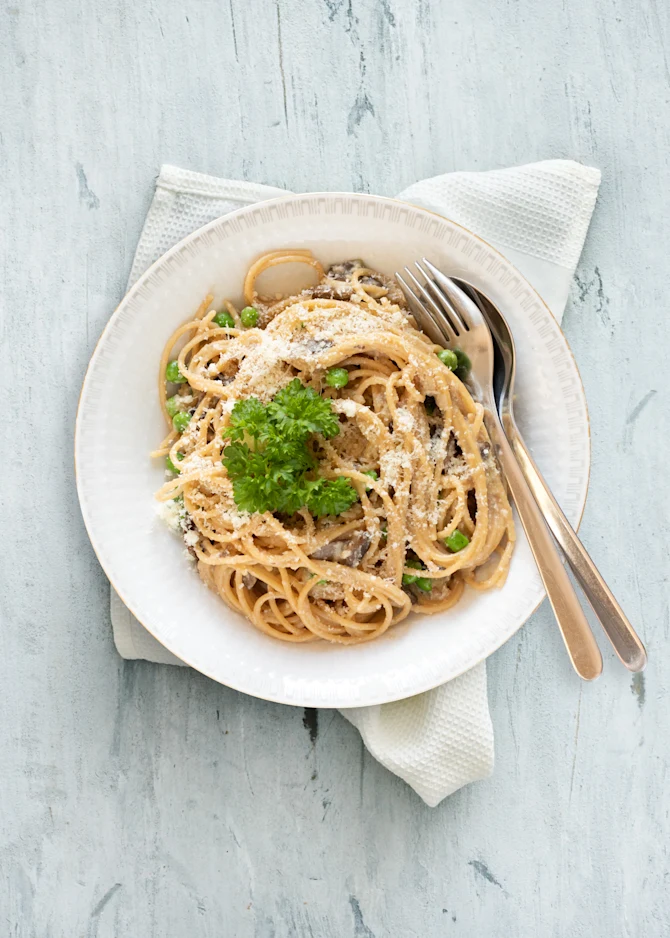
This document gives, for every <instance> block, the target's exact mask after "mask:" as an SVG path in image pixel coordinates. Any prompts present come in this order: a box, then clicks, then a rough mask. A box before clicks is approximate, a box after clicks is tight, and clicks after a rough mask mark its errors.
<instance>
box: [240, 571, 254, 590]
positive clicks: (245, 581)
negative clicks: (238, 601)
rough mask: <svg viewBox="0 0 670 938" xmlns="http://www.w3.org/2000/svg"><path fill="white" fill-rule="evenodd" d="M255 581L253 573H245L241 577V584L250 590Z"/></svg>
mask: <svg viewBox="0 0 670 938" xmlns="http://www.w3.org/2000/svg"><path fill="white" fill-rule="evenodd" d="M257 582H258V580H257V578H256V577H255V576H254V575H253V573H245V574H244V576H243V577H242V586H245V587H246V588H247V589H248V590H252V589H253V588H254V586H255V585H256V583H257Z"/></svg>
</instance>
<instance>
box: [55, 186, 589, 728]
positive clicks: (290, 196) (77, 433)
mask: <svg viewBox="0 0 670 938" xmlns="http://www.w3.org/2000/svg"><path fill="white" fill-rule="evenodd" d="M338 197H340V198H349V199H352V198H353V199H360V200H362V201H364V202H372V203H379V202H389V203H392V204H395V205H400V206H408V207H410V208H411V209H413V210H415V211H417V212H419V213H423V214H427V215H432V216H434V217H435V218H437V219H439V220H440V221H441V222H445V221H446V222H448V223H449V224H450V225H453V226H454V228H458V229H460V230H461V231H463V232H465V233H466V234H467V235H468V236H470V237H471V238H473V239H475V240H476V241H478V242H479V243H480V244H482V245H484V246H485V247H486V248H487V249H488V250H489V251H491V252H492V253H493V254H495V255H497V256H498V257H500V258H501V259H502V260H503V261H504V262H505V263H506V264H507V265H508V266H509V267H510V268H512V269H513V270H514V271H515V273H516V274H517V275H518V277H519V278H520V279H521V281H522V282H523V283H524V286H525V287H527V288H528V289H529V290H530V291H531V293H532V295H533V297H534V298H535V299H536V300H537V301H538V302H539V303H540V305H541V306H542V307H544V309H545V310H546V311H547V312H548V313H549V315H550V317H551V319H552V320H553V321H554V323H555V325H556V327H557V330H558V332H559V333H560V337H561V339H562V342H563V345H564V348H565V350H566V351H567V353H568V355H569V357H570V359H571V360H572V365H573V368H574V373H575V376H576V378H577V380H578V382H579V389H580V396H581V399H582V402H583V406H584V416H585V420H586V427H585V429H586V437H587V440H588V447H587V452H586V472H585V476H586V478H585V486H584V494H583V496H582V498H581V504H580V506H579V518H578V520H577V523H576V525H575V530H579V527H580V525H581V522H582V519H583V517H584V512H585V510H586V502H587V500H588V493H589V488H590V484H591V468H592V465H591V464H592V453H591V450H592V437H591V421H590V414H589V408H588V401H587V398H586V392H585V388H584V382H583V380H582V377H581V374H580V372H579V367H578V365H577V361H576V359H575V356H574V353H573V351H572V349H571V348H570V344H569V342H568V340H567V337H566V336H565V333H564V332H563V330H562V328H561V324H560V322H559V321H558V320H557V318H556V316H555V315H554V313H553V311H552V310H551V309H550V307H549V306H548V304H547V303H546V301H545V300H544V299H543V297H542V296H541V295H540V293H539V292H538V291H537V290H536V289H535V287H534V286H533V285H532V284H531V283H530V281H529V280H528V279H527V277H526V276H525V275H524V274H523V273H522V272H521V271H520V270H519V269H518V267H517V266H516V265H515V264H514V263H513V262H512V261H510V260H509V259H508V258H507V257H506V256H505V254H504V253H503V252H502V251H501V250H499V249H498V248H496V247H494V246H493V245H492V244H491V243H490V242H488V241H486V239H485V238H482V237H481V236H480V235H478V234H476V233H475V232H473V231H472V230H471V229H469V228H467V227H466V226H465V225H461V224H460V223H459V222H456V221H454V220H453V219H452V218H449V217H448V216H446V215H442V214H440V213H439V212H436V211H434V210H432V209H429V208H425V207H424V206H421V205H415V204H414V203H412V202H407V201H405V200H404V199H398V198H393V197H390V196H381V195H374V194H371V193H363V192H347V191H340V190H337V191H332V192H331V191H317V192H305V193H295V192H294V193H287V194H286V195H282V196H277V197H276V198H272V199H262V200H260V201H257V202H252V203H250V204H247V205H242V206H240V208H238V209H234V210H233V211H232V212H227V213H225V214H223V215H219V216H217V218H214V219H212V220H211V221H209V222H207V223H206V224H205V225H201V226H200V227H199V228H196V229H195V230H194V231H192V232H190V233H189V234H188V235H186V236H185V237H184V238H182V239H181V240H180V241H178V242H177V243H176V244H174V245H172V247H170V248H169V249H168V250H167V251H165V253H163V254H161V256H160V257H158V258H157V259H156V260H155V261H153V263H151V264H150V265H149V267H147V269H146V270H145V271H144V272H143V273H142V274H141V276H140V277H138V279H137V280H136V281H135V283H134V284H133V285H132V287H131V288H130V289H129V290H128V291H127V292H126V293H125V294H124V295H123V296H122V298H121V300H120V301H119V303H118V304H117V305H116V307H115V308H114V310H113V311H112V313H111V315H110V317H109V319H108V320H107V322H106V323H105V326H104V328H103V330H102V332H101V333H100V335H99V337H98V339H97V341H96V343H95V346H94V348H93V351H92V353H91V356H90V358H89V361H88V365H87V366H86V370H85V372H84V377H83V380H82V385H81V389H80V391H79V398H78V401H77V410H76V415H75V427H74V440H73V450H74V453H73V455H74V471H75V485H76V489H77V499H78V502H79V509H80V512H81V516H82V520H83V522H84V527H85V529H86V533H87V535H88V538H89V541H90V543H91V547H92V548H93V552H94V553H95V556H96V559H97V561H98V563H99V564H100V566H101V568H102V571H103V573H104V574H105V576H106V578H107V580H108V581H109V584H110V587H111V588H113V589H114V590H115V592H116V593H117V595H118V597H119V599H120V600H121V602H122V603H123V604H124V605H125V606H126V608H127V609H128V610H129V612H130V613H131V614H132V615H133V616H134V618H135V619H136V620H137V621H138V622H139V623H140V625H141V626H142V627H143V628H144V629H146V630H147V632H148V633H149V634H150V635H151V636H152V637H153V638H154V639H155V640H156V641H157V642H158V643H159V644H160V645H161V646H162V647H163V648H165V649H166V650H167V651H169V652H170V653H171V654H173V655H174V656H175V657H176V658H178V659H179V660H180V661H182V662H183V663H184V664H185V665H187V666H188V667H190V668H192V669H193V670H194V671H198V672H199V673H200V674H203V675H205V677H208V678H210V679H211V680H213V681H215V682H216V683H217V684H221V685H222V686H224V687H230V688H231V689H232V690H235V691H237V692H238V693H243V694H247V695H248V696H251V697H255V698H257V699H259V700H267V701H268V702H271V703H280V704H284V705H286V706H295V707H321V708H324V707H325V708H328V709H333V708H334V707H337V708H338V709H342V710H346V709H357V707H359V706H360V707H368V706H379V705H381V704H384V703H394V702H396V701H398V700H405V699H409V697H412V696H415V695H417V694H422V693H427V692H428V691H431V690H434V689H435V688H437V687H441V686H442V685H443V684H444V683H448V682H449V681H452V680H455V679H456V678H457V677H461V676H462V675H463V674H465V673H467V671H470V670H471V669H472V668H475V667H477V666H478V665H480V664H482V663H483V662H485V661H486V660H487V658H489V657H490V656H491V655H493V654H494V653H495V652H496V651H498V650H499V649H500V648H501V647H502V646H503V645H504V644H506V643H507V642H508V641H509V640H510V639H511V638H512V637H513V636H514V635H516V634H517V632H519V631H520V630H521V629H522V628H523V627H524V626H525V625H526V623H527V622H528V620H529V619H530V618H531V617H532V616H533V615H534V614H535V612H537V610H538V609H539V607H540V606H541V605H542V603H543V602H544V600H545V599H546V593H544V592H543V593H542V595H541V596H540V598H539V599H538V601H537V603H536V604H535V605H534V606H533V607H532V609H530V611H528V612H527V613H526V615H525V617H524V618H523V619H522V621H521V622H520V623H519V625H518V626H517V627H516V628H515V629H514V631H513V632H512V633H511V634H509V635H507V636H503V637H501V639H500V641H498V642H497V643H496V644H495V646H494V647H492V648H491V649H490V651H488V652H487V653H486V654H485V655H484V656H483V657H480V658H478V659H477V661H473V662H471V663H470V664H469V665H468V666H467V667H463V668H462V669H461V670H459V671H457V672H455V673H454V674H452V675H451V676H450V677H449V678H446V679H441V680H438V681H434V682H433V681H432V680H431V681H429V682H428V684H427V685H426V686H425V687H423V688H421V689H420V690H416V691H413V692H412V693H411V694H410V695H407V694H403V695H402V696H401V697H388V696H387V695H385V694H382V693H380V695H379V698H378V699H376V698H374V697H373V698H372V699H370V700H366V702H365V703H364V704H358V705H354V706H353V707H344V706H338V705H337V704H324V703H323V698H322V697H319V696H318V695H317V696H315V697H314V698H313V699H310V698H308V697H305V698H304V699H301V700H300V702H296V701H295V700H291V699H288V698H287V697H286V696H285V695H282V694H271V693H261V692H257V691H250V690H248V689H246V688H244V687H240V686H238V685H237V684H236V683H234V682H232V681H229V680H226V681H225V682H224V681H222V680H221V679H220V678H219V677H217V676H216V675H215V674H213V673H211V672H209V671H208V670H207V669H206V668H203V667H200V666H197V665H194V664H192V663H191V662H190V661H188V660H187V659H186V658H184V657H182V656H181V655H177V654H176V653H175V652H174V651H172V649H171V648H170V646H169V645H168V644H166V643H165V642H164V641H163V639H162V638H159V637H158V636H157V635H156V634H155V632H154V631H153V630H152V629H151V628H150V627H149V626H148V625H147V624H146V623H145V622H143V621H142V619H141V617H140V616H139V615H138V614H137V613H136V612H135V610H134V609H133V606H132V604H131V603H130V602H128V601H127V600H126V598H125V597H124V595H123V592H122V590H121V589H120V588H119V587H118V586H117V584H116V583H115V581H114V578H113V577H112V576H111V575H110V573H109V571H108V569H107V566H106V565H105V563H104V562H103V559H102V557H101V553H103V554H104V551H102V550H99V548H98V544H97V542H96V538H95V535H94V533H93V523H92V519H90V518H89V517H88V516H87V509H86V508H85V505H86V500H85V499H84V498H83V497H82V491H81V485H82V481H81V476H80V471H79V464H78V459H77V456H78V452H79V449H80V445H81V444H80V438H81V432H82V408H83V404H84V397H85V393H86V391H87V385H88V383H89V380H90V376H91V373H92V370H93V368H94V366H95V364H96V362H97V359H98V358H99V356H100V350H101V347H102V345H103V342H104V340H105V338H106V336H107V335H108V333H109V332H110V331H111V330H112V329H113V327H114V323H115V321H116V320H117V318H118V316H119V313H120V311H121V308H122V307H123V306H124V305H125V304H126V303H128V302H130V301H131V299H132V298H133V297H134V295H135V294H136V293H138V292H139V291H140V290H141V289H142V287H143V286H144V283H145V281H146V280H148V279H150V277H151V276H152V274H153V272H154V271H155V270H157V269H158V268H159V267H160V266H161V265H162V264H164V263H165V261H166V260H167V259H169V258H171V257H172V256H173V255H175V254H177V253H179V252H180V251H181V250H183V248H184V247H185V246H186V245H188V244H189V243H190V242H191V241H193V240H195V239H196V238H199V237H201V236H202V235H203V234H204V233H206V232H207V231H209V230H211V229H214V228H215V227H216V226H217V225H219V224H220V222H221V220H222V219H227V220H229V219H231V218H236V217H238V216H240V215H244V214H251V213H253V212H254V211H257V210H258V209H259V207H261V206H262V207H270V206H273V205H277V204H280V203H283V202H293V201H296V200H298V199H306V198H308V199H318V198H322V199H323V198H338ZM143 660H150V659H143ZM152 663H153V662H152Z"/></svg>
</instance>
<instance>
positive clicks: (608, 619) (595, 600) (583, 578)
mask: <svg viewBox="0 0 670 938" xmlns="http://www.w3.org/2000/svg"><path fill="white" fill-rule="evenodd" d="M455 283H456V285H457V287H460V288H461V289H462V290H463V292H464V293H467V295H468V296H469V297H470V298H471V299H472V300H473V301H474V302H475V303H476V304H477V306H478V307H479V308H480V310H481V312H482V313H483V315H484V318H485V319H486V321H487V323H488V325H489V327H490V329H491V333H492V335H493V344H494V351H495V352H497V353H498V354H496V356H495V363H494V368H493V373H494V378H493V388H494V396H495V399H496V405H497V408H498V413H499V414H500V418H501V420H502V424H503V427H504V429H505V433H506V434H507V438H508V440H510V442H511V443H512V448H513V449H514V452H515V453H516V457H517V460H518V462H519V463H520V465H521V468H522V470H523V473H524V475H525V476H526V480H527V481H528V484H529V486H530V488H531V491H532V492H533V494H534V496H535V499H536V501H537V503H538V504H539V506H540V509H541V511H542V513H543V514H544V517H545V518H546V520H547V523H548V525H549V527H550V529H551V532H552V534H553V535H554V537H555V538H556V540H557V541H558V544H559V546H560V548H561V550H562V551H563V553H564V554H565V557H566V559H567V561H568V563H569V564H570V569H571V570H572V572H573V573H574V575H575V577H576V578H577V581H578V582H579V585H580V586H581V588H582V589H583V591H584V595H585V596H586V598H587V599H588V601H589V603H590V604H591V607H592V608H593V611H594V612H595V614H596V616H597V617H598V620H599V622H600V624H601V625H602V627H603V630H604V632H605V635H607V637H608V639H609V640H610V642H611V643H612V646H613V648H614V650H615V652H616V653H617V655H618V656H619V658H620V659H621V661H622V663H623V664H624V665H625V666H626V667H627V668H628V669H629V670H630V671H642V669H643V668H644V667H645V665H646V663H647V653H646V650H645V647H644V645H643V644H642V642H641V640H640V638H639V636H638V635H637V633H636V632H635V629H634V628H633V626H632V625H631V624H630V622H629V621H628V619H627V618H626V615H625V614H624V612H623V610H622V608H621V606H620V605H619V603H618V602H617V601H616V599H615V598H614V596H613V595H612V592H611V590H610V589H609V587H608V586H607V584H606V583H605V581H604V580H603V578H602V576H601V574H600V572H599V571H598V569H597V567H596V565H595V564H594V562H593V560H592V559H591V557H590V556H589V554H588V553H587V551H586V548H585V547H584V545H583V544H582V542H581V541H580V539H579V538H578V537H577V534H576V533H575V531H574V530H573V528H572V526H571V524H570V522H569V521H568V519H567V518H566V517H565V515H564V514H563V511H562V510H561V508H560V506H559V504H558V502H557V501H556V499H555V498H554V496H553V495H552V493H551V490H550V489H549V486H548V485H547V483H546V482H545V480H544V479H543V477H542V474H541V473H540V470H539V469H538V468H537V466H536V465H535V462H534V460H533V458H532V456H531V455H530V453H529V451H528V447H527V446H526V444H525V443H524V440H523V437H522V436H521V433H520V432H519V428H518V427H517V425H516V421H515V419H514V376H515V370H516V353H515V348H514V339H513V337H512V333H511V330H510V328H509V325H508V323H507V320H506V319H505V317H504V316H503V315H502V313H501V312H500V310H499V309H498V307H497V306H496V305H495V304H494V303H493V302H492V301H491V300H490V299H489V298H488V297H487V296H484V294H482V293H480V292H479V291H478V290H476V289H475V288H474V287H473V286H472V285H471V284H468V283H465V282H463V281H460V280H459V281H455Z"/></svg>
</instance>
